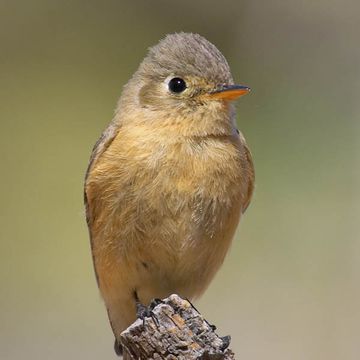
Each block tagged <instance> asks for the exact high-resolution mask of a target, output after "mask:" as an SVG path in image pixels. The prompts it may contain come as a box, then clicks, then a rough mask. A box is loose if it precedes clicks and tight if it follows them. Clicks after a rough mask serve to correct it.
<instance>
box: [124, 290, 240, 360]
mask: <svg viewBox="0 0 360 360" xmlns="http://www.w3.org/2000/svg"><path fill="white" fill-rule="evenodd" d="M120 340H121V343H122V345H123V350H124V360H145V359H154V360H162V359H166V360H175V359H179V360H185V359H186V360H192V359H198V360H232V359H235V356H234V353H233V352H232V351H231V350H229V349H227V346H228V345H229V341H230V338H229V337H225V338H221V337H219V336H218V335H217V334H216V333H215V332H214V326H211V325H210V324H209V323H208V322H207V321H206V320H205V319H204V318H203V317H202V315H201V314H200V313H199V312H198V311H197V310H196V309H195V308H194V307H193V306H192V305H191V304H190V303H189V302H188V301H187V300H184V299H182V298H180V297H179V296H178V295H171V296H169V297H168V298H166V299H164V300H163V302H162V303H160V304H159V305H157V306H155V307H154V309H153V310H152V316H150V317H146V318H145V319H144V320H141V319H137V320H136V321H135V322H134V323H133V324H132V325H130V326H129V327H128V328H127V329H126V330H125V331H123V332H122V334H121V339H120Z"/></svg>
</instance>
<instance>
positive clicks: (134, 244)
mask: <svg viewBox="0 0 360 360" xmlns="http://www.w3.org/2000/svg"><path fill="white" fill-rule="evenodd" d="M189 175H190V174H189ZM190 178H191V176H189V179H187V178H184V177H183V178H182V179H179V178H177V179H174V181H171V179H169V178H167V179H166V178H163V180H164V181H160V182H159V181H158V182H155V183H156V184H157V185H156V186H154V182H151V183H149V184H147V185H145V184H144V185H145V186H144V187H143V190H144V192H143V193H142V195H140V196H138V198H134V199H133V201H134V203H136V207H135V206H134V207H133V208H134V212H133V214H132V219H133V221H127V222H126V225H125V226H124V227H123V231H122V232H123V235H122V236H121V235H120V237H119V245H120V253H119V254H120V256H121V257H124V258H125V259H127V258H129V259H131V262H132V263H133V262H134V259H136V261H137V262H138V266H137V270H136V271H137V272H138V277H139V278H138V281H137V282H136V284H137V285H136V286H137V288H138V293H139V294H138V295H139V297H140V299H141V300H142V301H144V303H147V302H148V301H150V300H151V299H152V298H154V297H162V296H167V295H169V294H171V293H178V294H180V295H182V296H185V297H188V298H193V297H195V296H197V295H200V294H201V293H202V292H203V291H204V290H205V288H206V287H207V285H208V284H209V282H210V280H211V279H212V277H213V276H214V274H215V272H216V271H217V270H218V268H219V267H220V265H221V264H222V262H223V260H224V257H225V255H226V252H227V250H228V248H229V245H230V242H231V238H232V237H233V234H234V232H235V229H236V226H237V223H238V220H239V215H240V199H239V197H237V196H234V195H235V194H236V193H237V192H236V191H233V189H227V188H226V187H225V188H224V184H223V182H222V183H220V179H219V184H216V179H215V180H214V178H212V180H211V185H210V184H204V181H203V183H202V184H201V183H198V184H196V185H195V184H194V183H193V179H192V178H191V179H190ZM179 180H181V181H179ZM214 182H215V183H214ZM210 186H211V187H212V192H211V193H209V191H208V190H209V187H210ZM169 189H170V191H169ZM135 209H136V210H135ZM119 217H120V218H121V217H122V215H121V214H119ZM129 218H131V217H129V216H128V219H129ZM129 235H130V236H129ZM130 239H132V240H130ZM129 241H131V243H130V242H129Z"/></svg>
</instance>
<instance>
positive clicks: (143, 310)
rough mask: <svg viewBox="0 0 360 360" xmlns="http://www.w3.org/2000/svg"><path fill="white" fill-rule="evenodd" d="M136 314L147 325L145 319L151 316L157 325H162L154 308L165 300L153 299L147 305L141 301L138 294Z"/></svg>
mask: <svg viewBox="0 0 360 360" xmlns="http://www.w3.org/2000/svg"><path fill="white" fill-rule="evenodd" d="M135 300H136V316H137V317H138V318H139V319H141V320H142V321H143V326H145V319H146V318H151V319H152V320H153V321H154V323H155V325H156V327H157V328H158V327H159V326H160V323H159V320H158V319H157V317H156V315H155V314H154V312H153V310H154V308H155V307H156V306H157V305H159V304H162V303H163V301H162V300H160V299H153V300H152V301H151V303H150V305H149V306H145V305H143V304H141V303H140V301H139V298H138V297H137V296H136V298H135Z"/></svg>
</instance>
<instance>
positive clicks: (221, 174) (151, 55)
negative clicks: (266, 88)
mask: <svg viewBox="0 0 360 360" xmlns="http://www.w3.org/2000/svg"><path fill="white" fill-rule="evenodd" d="M249 90H250V89H249V88H248V87H246V86H242V85H235V84H234V82H233V78H232V76H231V73H230V69H229V65H228V63H227V61H226V59H225V58H224V56H223V55H222V54H221V52H220V51H219V50H218V49H217V48H216V47H215V46H214V45H213V44H211V43H210V42H209V41H207V40H206V39H205V38H203V37H202V36H200V35H198V34H192V33H175V34H170V35H167V36H166V37H165V38H164V39H163V40H161V41H160V42H159V43H158V44H157V45H156V46H154V47H152V48H150V49H149V51H148V54H147V56H146V57H145V59H144V60H143V62H142V63H141V64H140V66H139V68H138V70H137V71H136V72H135V74H134V75H133V77H132V78H131V79H130V81H129V82H128V83H127V85H126V86H125V87H124V89H123V92H122V95H121V97H120V100H119V102H118V105H117V108H116V111H115V115H114V118H113V120H112V122H111V123H110V125H109V126H108V127H107V128H106V130H105V131H104V132H103V134H102V135H101V137H100V139H99V140H98V141H97V143H96V144H95V146H94V149H93V152H92V154H91V158H90V163H89V166H88V170H87V174H86V180H85V206H86V218H87V224H88V227H89V233H90V240H91V249H92V255H93V261H94V267H95V272H96V277H97V282H98V286H99V289H100V292H101V295H102V297H103V299H104V302H105V305H106V308H107V312H108V316H109V320H110V323H111V327H112V330H113V332H114V335H115V348H116V351H117V353H118V354H120V353H121V345H120V344H119V338H120V333H121V332H122V331H123V330H124V329H125V328H127V327H128V326H129V325H130V324H131V323H132V322H133V321H134V320H135V319H136V309H137V304H139V303H141V304H143V305H145V306H147V305H149V304H150V302H151V300H152V299H154V298H164V297H167V296H169V295H170V294H173V293H177V294H178V295H180V296H182V297H185V298H187V299H190V300H193V299H194V298H196V297H198V296H200V295H201V294H202V293H203V292H204V290H205V289H206V288H207V286H208V285H209V283H210V281H211V280H212V278H213V277H214V275H215V273H216V272H217V270H218V269H219V267H220V266H221V264H222V263H223V260H224V257H225V255H226V253H227V251H228V249H229V246H230V244H231V240H232V237H233V235H234V232H235V230H236V227H237V225H238V222H239V219H240V216H241V214H242V213H244V211H245V210H246V208H247V207H248V205H249V202H250V199H251V196H252V193H253V189H254V167H253V162H252V158H251V154H250V151H249V148H248V147H247V145H246V142H245V139H244V137H243V136H242V134H241V133H240V132H239V131H238V130H237V128H236V123H235V108H234V106H233V104H232V100H235V99H236V98H238V97H240V96H241V95H244V94H246V93H248V92H249Z"/></svg>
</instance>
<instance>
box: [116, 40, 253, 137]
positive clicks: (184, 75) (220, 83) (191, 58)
mask: <svg viewBox="0 0 360 360" xmlns="http://www.w3.org/2000/svg"><path fill="white" fill-rule="evenodd" d="M249 90H250V89H249V88H248V87H246V86H242V85H235V84H234V82H233V79H232V76H231V73H230V69H229V65H228V63H227V61H226V59H225V57H224V56H223V55H222V54H221V52H220V51H219V50H218V49H217V48H216V47H215V46H214V45H213V44H211V43H210V42H209V41H207V40H206V39H205V38H203V37H202V36H200V35H198V34H192V33H176V34H171V35H167V36H166V37H165V38H164V39H163V40H161V41H160V42H159V43H158V44H157V45H156V46H154V47H152V48H150V49H149V52H148V54H147V56H146V57H145V59H144V60H143V62H142V63H141V64H140V67H139V69H138V70H137V72H136V73H135V74H134V76H133V77H132V79H131V80H130V81H129V83H128V85H127V86H126V88H125V90H124V96H123V97H122V99H121V100H120V103H121V105H122V108H124V107H125V106H126V105H130V107H128V111H129V112H131V111H132V109H131V106H132V107H136V108H138V109H142V111H143V112H144V113H146V114H148V115H149V118H152V117H153V118H154V121H156V120H155V119H158V121H162V124H163V125H174V124H175V123H176V124H180V126H183V127H187V128H188V129H189V128H190V130H191V129H193V130H194V129H196V128H197V129H198V131H200V132H201V131H203V132H204V131H205V132H207V133H208V132H213V130H211V129H213V128H214V127H216V126H218V127H223V128H226V130H224V129H222V130H221V132H224V131H226V132H228V131H229V127H232V128H233V126H234V124H233V122H234V119H233V118H234V116H233V114H234V111H233V108H232V106H231V105H230V102H231V101H232V100H235V99H237V98H238V97H240V96H242V95H244V94H246V93H248V92H249ZM151 114H152V115H153V116H151ZM145 117H146V118H148V116H145ZM221 124H222V125H223V126H221ZM193 130H191V131H192V132H194V131H193ZM195 132H196V131H195Z"/></svg>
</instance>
